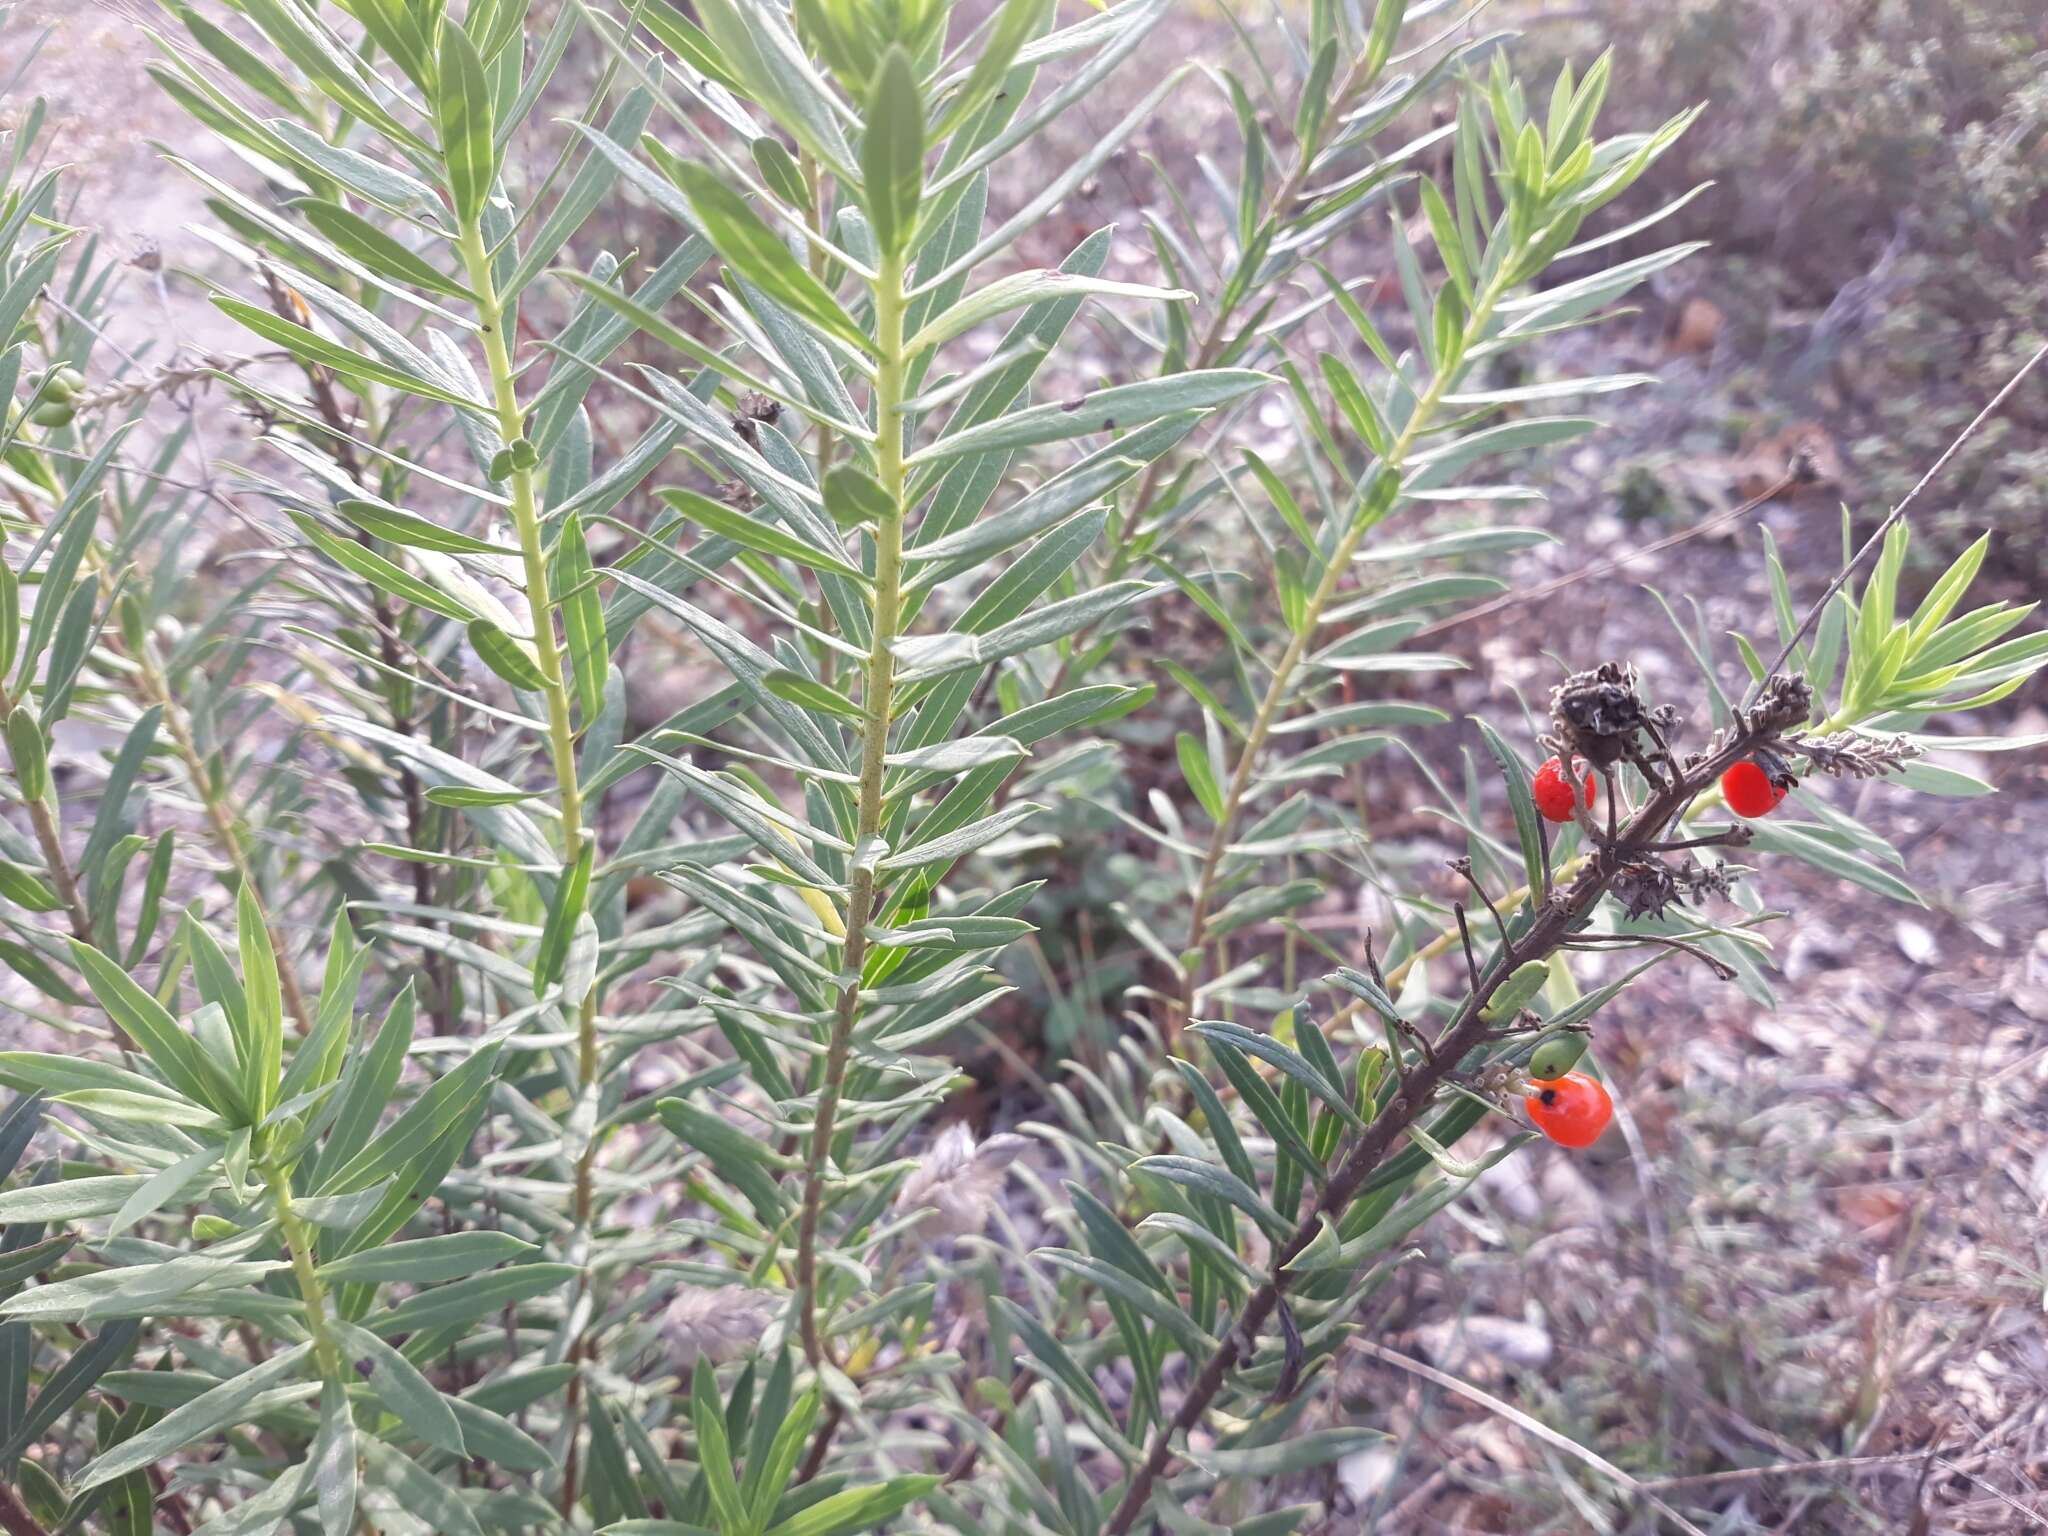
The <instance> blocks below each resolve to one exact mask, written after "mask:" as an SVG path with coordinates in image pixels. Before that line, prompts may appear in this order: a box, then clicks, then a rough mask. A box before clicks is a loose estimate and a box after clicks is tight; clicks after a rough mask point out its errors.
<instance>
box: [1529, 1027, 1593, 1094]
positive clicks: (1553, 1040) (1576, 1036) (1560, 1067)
mask: <svg viewBox="0 0 2048 1536" xmlns="http://www.w3.org/2000/svg"><path fill="white" fill-rule="evenodd" d="M1585 1054H1586V1036H1585V1034H1584V1033H1583V1032H1581V1031H1579V1030H1576V1029H1574V1030H1567V1031H1566V1032H1565V1033H1563V1034H1561V1035H1552V1036H1551V1037H1550V1038H1549V1039H1547V1040H1543V1041H1540V1042H1538V1044H1537V1046H1536V1049H1535V1051H1534V1052H1533V1053H1532V1054H1531V1055H1530V1057H1529V1075H1530V1076H1531V1077H1534V1078H1539V1079H1541V1080H1542V1081H1544V1082H1549V1081H1550V1080H1551V1079H1552V1078H1558V1077H1563V1076H1564V1075H1565V1073H1567V1072H1569V1071H1571V1069H1572V1068H1573V1067H1576V1066H1577V1065H1578V1064H1579V1058H1580V1057H1581V1056H1583V1055H1585Z"/></svg>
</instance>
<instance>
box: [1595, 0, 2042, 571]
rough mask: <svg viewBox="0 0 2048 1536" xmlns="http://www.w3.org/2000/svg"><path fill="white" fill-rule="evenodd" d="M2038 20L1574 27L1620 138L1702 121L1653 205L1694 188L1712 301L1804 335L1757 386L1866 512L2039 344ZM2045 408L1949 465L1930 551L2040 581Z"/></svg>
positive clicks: (2025, 407) (2022, 404)
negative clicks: (1832, 431) (1792, 315)
mask: <svg viewBox="0 0 2048 1536" xmlns="http://www.w3.org/2000/svg"><path fill="white" fill-rule="evenodd" d="M2040 21H2041V18H2040V9H2039V7H2038V6H2035V5H2032V4H2030V3H2028V0H1965V3H1962V4H1945V3H1941V0H1877V3H1870V4H1815V5H1804V6H1778V5H1772V4H1769V3H1765V0H1680V3H1677V4H1672V5H1660V6H1657V7H1655V8H1653V9H1651V10H1648V11H1645V10H1644V9H1643V8H1642V7H1640V6H1633V5H1627V4H1613V3H1609V4H1602V5H1596V6H1594V7H1592V8H1591V25H1592V28H1593V29H1594V31H1595V32H1596V33H1597V34H1598V35H1600V36H1603V37H1612V38H1613V39H1615V42H1616V46H1617V48H1618V50H1619V52H1618V56H1617V69H1618V73H1619V75H1620V77H1621V79H1622V80H1624V81H1625V82H1626V91H1625V97H1626V99H1625V100H1623V101H1622V102H1620V103H1618V105H1617V111H1618V112H1619V113H1620V114H1621V115H1622V116H1623V117H1624V118H1627V117H1633V116H1642V117H1645V118H1647V119H1649V120H1652V121H1654V120H1655V119H1656V118H1657V116H1658V115H1659V114H1661V113H1663V112H1666V111H1669V110H1671V106H1670V104H1674V103H1676V104H1690V103H1692V102H1697V101H1705V100H1711V101H1712V103H1713V108H1712V110H1711V111H1710V112H1709V114H1708V116H1707V119H1706V121H1705V123H1704V124H1703V125H1702V128H1701V130H1700V131H1698V132H1695V133H1693V134H1689V135H1688V136H1687V139H1686V142H1685V143H1684V145H1683V146H1682V147H1681V148H1680V149H1679V150H1678V151H1677V152H1676V153H1675V154H1674V155H1672V156H1670V157H1667V160H1666V162H1665V165H1664V167H1663V168H1662V169H1661V172H1660V189H1661V190H1662V191H1663V192H1664V193H1665V194H1667V195H1677V194H1680V193H1683V192H1684V191H1686V190H1687V189H1689V188H1691V187H1693V186H1695V185H1697V184H1699V183H1701V182H1707V181H1711V182H1712V183H1713V185H1712V186H1711V187H1710V188H1709V189H1708V190H1707V191H1706V192H1705V193H1704V194H1703V195H1701V196H1700V197H1699V198H1697V199H1696V200H1695V201H1693V202H1692V203H1691V204H1689V205H1688V206H1687V207H1686V208H1685V209H1684V210H1683V211H1681V212H1680V213H1678V214H1677V215H1676V216H1675V218H1676V223H1677V224H1678V226H1679V227H1680V228H1681V229H1682V230H1683V231H1684V232H1685V233H1688V234H1697V235H1699V236H1701V237H1703V238H1707V239H1711V240H1712V241H1713V242H1714V246H1715V254H1714V257H1713V258H1712V259H1713V260H1714V261H1715V262H1716V263H1717V264H1720V265H1722V266H1723V267H1724V268H1725V269H1726V278H1725V283H1726V285H1727V286H1728V287H1730V288H1736V287H1739V288H1740V289H1742V290H1743V291H1744V292H1745V293H1746V294H1747V295H1750V296H1752V297H1760V298H1762V299H1763V300H1764V303H1765V305H1766V306H1778V307H1782V308H1783V309H1784V310H1789V311H1795V312H1804V313H1805V314H1806V315H1807V316H1809V317H1810V320H1811V323H1810V324H1809V325H1806V326H1804V327H1799V328H1797V329H1796V330H1795V331H1794V332H1793V336H1794V338H1795V339H1794V341H1793V343H1792V344H1791V345H1790V346H1788V347H1786V348H1782V349H1779V352H1778V355H1775V356H1767V357H1765V358H1764V361H1765V363H1766V365H1767V367H1768V368H1769V370H1770V372H1771V374H1772V375H1773V388H1775V389H1776V390H1777V391H1778V392H1779V394H1780V395H1781V397H1782V398H1783V399H1784V400H1785V403H1786V405H1787V407H1788V408H1791V409H1796V410H1799V411H1801V412H1802V413H1804V412H1810V411H1811V410H1812V409H1813V405H1812V404H1811V403H1810V399H1811V397H1812V396H1814V395H1816V394H1818V395H1819V396H1820V397H1821V399H1822V401H1823V402H1824V403H1826V404H1828V406H1829V408H1830V410H1831V413H1833V414H1836V415H1838V417H1839V419H1840V420H1841V422H1842V423H1843V425H1844V428H1845V432H1844V436H1845V439H1846V445H1847V446H1848V448H1849V450H1850V455H1851V459H1852V461H1853V464H1854V466H1855V468H1856V469H1857V470H1858V471H1859V473H1860V474H1861V475H1862V476H1863V477H1866V488H1867V492H1868V494H1869V495H1870V496H1871V498H1872V499H1873V500H1882V501H1886V502H1891V501H1896V500H1897V499H1898V498H1899V497H1900V496H1902V495H1903V494H1904V493H1905V491H1906V489H1907V488H1908V487H1909V486H1910V485H1911V484H1912V483H1913V481H1914V480H1916V479H1917V478H1919V475H1920V473H1921V471H1922V470H1924V469H1925V468H1926V466H1927V465H1928V464H1929V463H1931V462H1932V461H1933V459H1934V458H1935V456H1936V455H1937V454H1939V453H1940V452H1941V450H1942V449H1943V448H1945V447H1946V446H1947V445H1948V444H1949V442H1950V441H1951V440H1953V439H1954V438H1955V436H1956V434H1957V433H1958V432H1959V431H1960V430H1961V429H1962V428H1963V426H1964V425H1965V424H1966V423H1967V422H1968V421H1969V420H1970V418H1971V417H1972V416H1974V415H1975V414H1976V412H1977V409H1978V406H1979V405H1980V404H1981V403H1982V393H1983V381H1984V380H1985V379H1989V378H2007V377H2010V376H2011V375H2012V374H2013V373H2014V372H2015V371H2016V370H2017V369H2018V368H2019V367H2020V365H2021V364H2022V363H2024V362H2025V361H2026V359H2027V358H2028V357H2030V356H2031V355H2032V354H2033V353H2034V352H2035V351H2037V350H2038V349H2039V348H2040V347H2041V346H2042V345H2043V344H2044V343H2048V329H2044V327H2043V325H2042V320H2041V305H2040V287H2041V274H2042V261H2043V255H2044V251H2048V154H2044V153H2043V146H2044V141H2048V93H2044V90H2043V86H2042V73H2043V63H2044V59H2048V55H2044V53H2043V47H2044V41H2043V38H2042V35H2041V25H2040ZM1559 41H1560V42H1561V41H1562V39H1561V38H1560V39H1559ZM1768 317H1769V316H1767V314H1766V313H1763V312H1758V313H1752V314H1750V315H1748V316H1745V317H1743V318H1744V319H1745V321H1746V322H1747V326H1748V327H1754V326H1756V325H1759V324H1760V323H1761V322H1762V321H1763V320H1764V319H1765V318H1768ZM2040 399H2041V397H2040V394H2039V391H2038V390H2036V391H2029V392H2027V393H2026V394H2025V395H2024V396H2023V397H2022V398H2020V399H2018V400H2016V401H2015V402H2014V405H2015V408H2014V409H2013V410H2012V411H2011V412H2010V413H2009V414H2007V415H2005V416H2003V417H2002V418H2001V419H2000V420H1999V421H1997V422H1996V423H1993V424H1992V425H1991V426H1989V427H1988V428H1987V430H1985V431H1984V432H1983V433H1981V434H1980V435H1979V436H1978V437H1977V438H1975V439H1974V440H1973V441H1972V442H1971V443H1970V444H1969V445H1968V447H1967V448H1966V449H1965V450H1964V452H1963V454H1962V455H1960V456H1959V457H1958V459H1957V461H1956V462H1955V464H1954V465H1953V466H1952V472H1951V473H1950V474H1949V475H1948V476H1947V477H1946V479H1945V481H1944V489H1943V492H1942V496H1941V499H1942V502H1943V506H1942V507H1941V508H1940V509H1939V510H1938V511H1936V512H1935V513H1934V514H1933V515H1932V516H1930V517H1928V518H1927V523H1928V526H1929V531H1930V532H1931V533H1932V534H1933V535H1934V536H1935V540H1936V543H1935V547H1937V548H1945V549H1946V550H1947V551H1948V552H1949V553H1953V552H1954V551H1955V550H1957V549H1960V548H1961V547H1963V546H1964V545H1967V544H1968V543H1969V542H1970V541H1971V540H1972V539H1974V538H1975V537H1976V533H1977V531H1978V529H1979V528H1980V527H1982V526H1987V525H1988V526H1990V527H1993V528H1995V529H1997V530H1998V541H1997V545H1996V551H1997V553H1996V559H1997V560H1998V562H2000V563H2001V564H2003V565H2005V566H2006V567H2008V568H2009V569H2010V570H2011V571H2012V572H2014V573H2015V574H2017V575H2019V576H2021V577H2025V578H2033V577H2035V576H2038V574H2039V572H2040V570H2041V568H2042V558H2043V555H2044V550H2043V547H2042V543H2041V530H2040V519H2039V518H2038V517H2036V516H2034V515H2033V509H2034V508H2035V507H2036V506H2037V505H2038V503H2039V500H2040V496H2041V492H2042V487H2043V485H2044V484H2048V461H2044V459H2043V457H2042V454H2041V451H2040V449H2039V447H2038V440H2039V437H2040V433H2041V429H2042V428H2043V426H2044V425H2048V417H2044V416H2043V413H2042V408H2041V404H2040Z"/></svg>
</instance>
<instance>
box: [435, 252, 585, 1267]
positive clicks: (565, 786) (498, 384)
mask: <svg viewBox="0 0 2048 1536" xmlns="http://www.w3.org/2000/svg"><path fill="white" fill-rule="evenodd" d="M462 264H463V268H464V270H465V272H466V273H467V275H468V279H469V286H470V290H471V291H472V292H473V293H475V295H476V298H477V323H478V325H479V327H480V328H481V329H482V332H483V343H484V361H485V364H486V365H487V367H488V368H489V370H490V378H491V403H492V406H493V408H494V409H495V410H496V412H497V416H498V435H499V436H500V437H502V438H503V439H504V440H505V442H506V443H507V444H508V445H509V444H511V443H514V442H516V441H518V440H519V439H520V438H522V437H524V436H525V435H526V417H525V413H524V412H523V411H522V410H521V409H520V405H519V392H518V387H517V384H516V382H515V377H514V374H513V371H512V349H511V347H510V345H509V343H508V342H507V339H506V336H505V326H504V320H505V315H504V308H503V306H502V305H501V304H500V302H499V300H498V290H497V284H496V280H495V279H494V278H493V276H492V273H491V258H490V252H489V250H488V249H487V248H486V247H485V244H484V236H483V229H482V226H481V225H480V224H477V223H475V222H471V223H470V224H468V225H466V226H465V227H464V229H463V231H462ZM511 493H512V527H513V531H514V533H515V534H516V536H517V537H518V540H519V558H520V563H521V565H522V566H523V567H524V572H525V580H526V604H527V607H528V608H529V609H530V610H531V611H532V615H533V649H534V657H535V663H536V665H537V666H538V667H539V669H540V676H541V694H542V696H543V697H544V698H545V699H546V701H547V711H548V751H549V755H550V756H551V757H552V759H553V764H554V772H555V786H556V797H557V800H558V809H559V810H560V811H561V813H562V863H563V867H564V868H567V867H568V866H569V865H571V864H574V863H575V862H576V858H577V855H578V854H579V853H581V852H582V848H583V840H584V836H585V831H584V826H583V792H582V789H581V788H580V786H579V785H578V782H577V777H576V729H575V725H574V724H573V721H572V716H571V705H570V699H569V687H568V683H567V681H566V675H565V673H564V672H563V669H562V650H561V646H560V644H559V643H558V642H557V640H556V638H555V605H554V599H553V598H552V596H550V594H549V592H548V563H547V551H546V548H545V546H544V545H543V544H542V542H541V527H540V505H539V499H538V497H537V495H536V494H535V490H534V471H533V470H531V469H514V470H513V471H512V479H511ZM576 1079H577V1093H578V1097H579V1098H580V1097H581V1096H582V1094H584V1093H586V1092H588V1091H589V1089H590V1087H591V1085H592V1084H593V1083H594V1082H595V1081H596V1080H597V997H596V994H595V993H594V992H590V993H586V994H585V995H584V998H583V1003H582V1006H581V1008H580V1009H579V1011H578V1015H577V1021H576ZM594 1151H595V1143H586V1144H585V1146H584V1148H583V1151H582V1153H581V1154H580V1155H579V1156H578V1158H577V1160H576V1225H577V1228H578V1229H579V1230H582V1229H586V1228H588V1226H589V1225H590V1215H591V1157H592V1154H593V1152H594Z"/></svg>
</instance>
